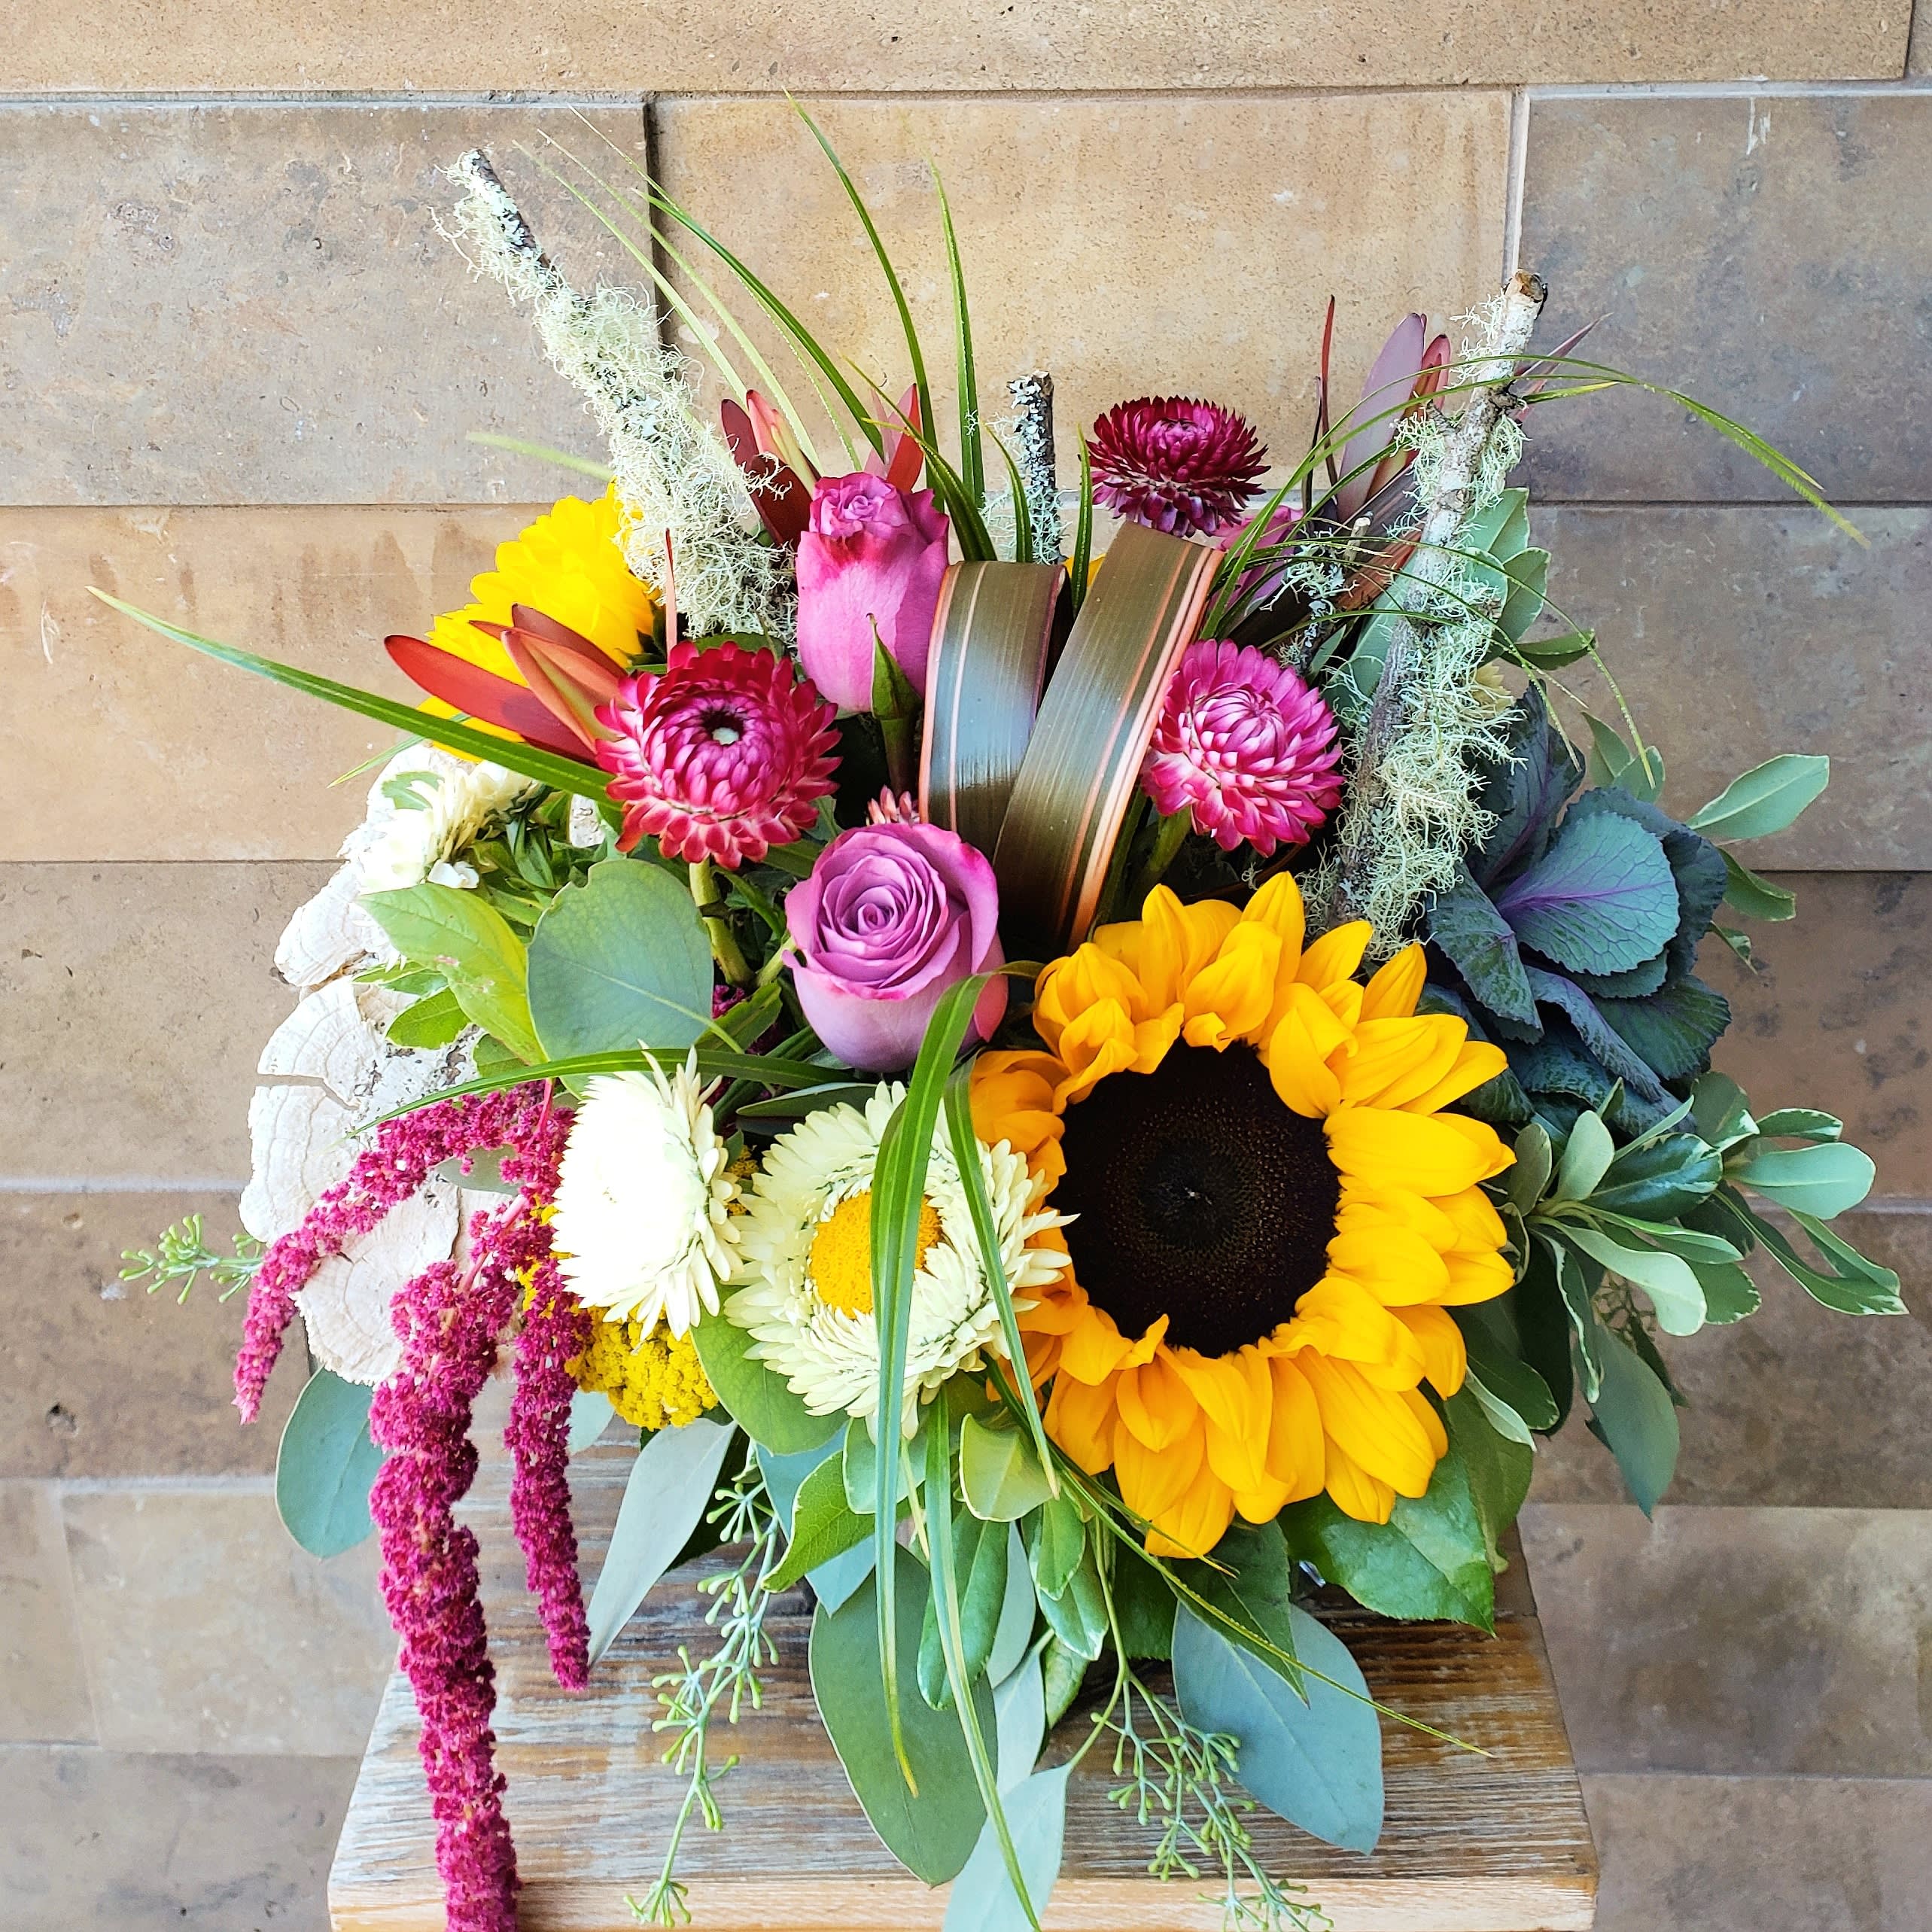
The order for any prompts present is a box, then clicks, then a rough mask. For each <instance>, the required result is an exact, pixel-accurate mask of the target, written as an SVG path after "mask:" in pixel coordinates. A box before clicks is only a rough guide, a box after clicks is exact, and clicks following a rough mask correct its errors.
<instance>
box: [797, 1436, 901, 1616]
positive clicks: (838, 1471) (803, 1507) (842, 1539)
mask: <svg viewBox="0 0 1932 1932" xmlns="http://www.w3.org/2000/svg"><path fill="white" fill-rule="evenodd" d="M900 1514H901V1515H902V1516H903V1514H904V1511H901V1512H900ZM870 1535H872V1517H871V1516H870V1515H869V1514H866V1515H863V1516H862V1515H860V1514H857V1513H856V1511H853V1508H852V1507H851V1505H850V1504H849V1503H848V1502H847V1500H846V1496H845V1480H844V1470H843V1467H842V1464H841V1458H839V1457H838V1456H836V1455H832V1456H827V1457H826V1458H825V1459H824V1460H823V1461H822V1462H820V1463H819V1465H818V1466H817V1468H815V1469H814V1470H813V1471H812V1472H811V1474H810V1475H809V1476H808V1477H806V1478H805V1480H804V1482H803V1483H801V1484H800V1485H799V1491H798V1498H797V1502H796V1508H795V1511H794V1514H793V1521H792V1526H791V1531H790V1536H791V1541H790V1543H789V1544H788V1545H787V1546H786V1550H785V1560H784V1561H783V1562H782V1563H780V1565H779V1566H778V1568H777V1573H776V1574H775V1575H774V1576H773V1578H772V1579H771V1587H772V1588H773V1589H774V1590H789V1589H790V1587H791V1586H792V1585H793V1584H795V1583H798V1582H799V1581H802V1579H803V1578H805V1577H806V1576H807V1575H809V1574H810V1573H811V1571H814V1570H815V1569H817V1568H818V1567H819V1566H820V1564H822V1563H829V1562H831V1561H832V1559H833V1558H834V1557H835V1556H842V1555H843V1554H844V1553H845V1551H847V1550H850V1549H853V1548H854V1547H856V1546H857V1545H858V1544H862V1543H863V1542H864V1541H866V1538H868V1537H869V1536H870Z"/></svg>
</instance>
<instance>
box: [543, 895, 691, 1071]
mask: <svg viewBox="0 0 1932 1932" xmlns="http://www.w3.org/2000/svg"><path fill="white" fill-rule="evenodd" d="M529 1000H530V1012H531V1019H532V1021H533V1022H534V1026H535V1029H536V1033H537V1039H538V1041H539V1042H540V1045H541V1048H542V1051H541V1052H540V1054H538V1055H537V1057H539V1058H540V1059H544V1060H567V1059H570V1058H572V1057H574V1056H577V1055H578V1054H595V1053H607V1052H613V1051H618V1050H619V1049H622V1048H626V1047H633V1046H637V1045H644V1046H650V1047H659V1048H678V1047H688V1046H691V1045H695V1043H696V1042H698V1039H701V1037H702V1036H704V1034H705V1033H707V1032H708V1031H709V1030H710V1018H711V949H710V943H709V942H708V941H707V939H706V938H705V935H704V923H703V921H702V920H701V919H700V918H699V917H698V908H697V907H696V906H695V905H694V904H693V903H692V898H691V895H690V893H689V892H688V891H686V890H684V889H683V887H681V886H680V884H679V883H678V881H677V880H676V879H675V878H673V877H672V876H671V874H670V873H668V872H665V870H663V869H662V868H661V867H659V866H653V865H649V864H646V863H642V862H640V861H639V860H634V859H607V860H604V861H603V862H602V863H601V864H598V865H596V866H592V868H591V869H590V872H589V875H588V877H587V878H586V879H585V881H584V882H583V884H582V885H581V886H577V887H569V888H567V889H566V890H564V892H562V893H561V894H559V895H558V897H557V899H556V900H555V903H554V904H553V905H552V906H551V908H550V909H549V911H547V912H546V913H545V914H544V915H543V917H542V919H541V920H540V921H539V922H538V923H537V931H536V933H535V936H534V937H533V938H532V939H531V942H530V956H529Z"/></svg>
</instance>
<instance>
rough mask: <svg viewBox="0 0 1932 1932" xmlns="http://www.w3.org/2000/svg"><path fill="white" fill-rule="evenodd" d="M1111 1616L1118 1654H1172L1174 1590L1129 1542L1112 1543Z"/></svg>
mask: <svg viewBox="0 0 1932 1932" xmlns="http://www.w3.org/2000/svg"><path fill="white" fill-rule="evenodd" d="M1113 1563H1114V1573H1113V1577H1112V1588H1113V1596H1114V1618H1115V1622H1116V1623H1118V1626H1119V1627H1120V1642H1121V1654H1122V1655H1123V1656H1124V1657H1154V1658H1159V1659H1162V1660H1164V1659H1167V1658H1169V1657H1172V1656H1173V1654H1174V1600H1175V1599H1174V1592H1173V1587H1172V1586H1171V1585H1170V1584H1169V1583H1168V1581H1167V1578H1165V1577H1164V1576H1163V1575H1161V1572H1160V1571H1158V1570H1157V1569H1156V1568H1155V1567H1154V1565H1152V1563H1150V1562H1148V1560H1147V1559H1146V1557H1144V1556H1142V1555H1141V1554H1140V1553H1139V1551H1138V1550H1136V1549H1134V1548H1133V1547H1132V1545H1130V1544H1126V1543H1116V1544H1115V1545H1114V1546H1113Z"/></svg>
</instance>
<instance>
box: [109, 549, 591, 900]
mask: <svg viewBox="0 0 1932 1932" xmlns="http://www.w3.org/2000/svg"><path fill="white" fill-rule="evenodd" d="M90 595H93V596H94V597H97V598H99V599H100V601H102V603H103V604H106V605H108V607H110V608H111V609H112V610H118V611H119V612H120V613H121V614H122V616H125V617H132V619H134V620H135V622H136V623H138V624H145V625H147V626H148V629H150V630H151V631H159V632H160V634H161V635H162V636H163V637H171V638H172V639H173V640H174V641H175V643H178V644H185V645H187V647H188V648H189V649H190V650H196V651H199V652H200V653H202V655H203V656H205V657H211V658H214V659H218V661H219V662H221V663H223V664H232V665H236V666H238V667H239V668H240V669H242V670H243V671H254V673H255V674H257V676H258V677H266V678H268V679H270V680H272V681H273V682H274V683H277V684H283V685H286V686H288V689H290V690H291V691H300V692H302V693H303V695H305V696H306V697H310V698H323V699H324V700H326V701H327V702H328V703H330V704H335V705H339V707H341V708H342V710H345V711H354V712H356V713H358V714H359V715H360V716H361V717H365V718H373V719H374V720H376V723H378V724H379V725H387V726H389V727H390V728H391V729H392V730H394V731H399V732H406V733H407V735H409V738H411V739H412V741H414V740H417V739H422V738H427V740H428V741H429V742H430V743H431V744H440V745H442V746H443V747H446V749H447V750H451V751H460V752H461V753H464V755H465V756H468V757H470V758H481V759H488V760H489V761H491V762H493V763H494V764H497V765H502V766H503V767H504V769H505V770H506V771H520V772H521V773H522V774H523V775H524V777H526V778H535V779H537V780H540V782H541V783H544V784H546V785H548V786H550V787H551V788H552V790H556V791H559V792H570V793H575V794H576V795H577V796H578V797H580V798H586V799H596V800H597V801H598V802H599V803H600V804H601V803H603V802H604V801H605V800H606V799H607V797H608V796H609V793H608V790H607V786H608V783H609V781H608V780H607V778H606V777H605V776H604V773H603V772H602V771H601V770H599V769H598V767H597V766H595V765H583V764H580V763H579V762H577V759H574V758H561V757H559V756H558V755H557V753H555V752H553V751H541V750H538V749H537V747H536V746H535V745H534V744H525V743H523V741H522V740H521V739H520V738H499V737H498V736H497V735H495V734H494V732H483V731H479V730H478V729H476V726H473V725H470V724H464V723H461V722H460V721H459V720H456V719H454V718H439V717H432V716H431V713H428V712H427V711H419V710H417V709H416V708H415V706H414V705H412V704H401V703H399V702H398V701H397V700H396V699H395V698H379V697H378V696H377V695H376V693H375V692H373V691H359V690H357V689H356V688H355V686H354V685H351V684H338V683H336V681H335V680H334V679H333V678H330V677H318V676H316V674H315V673H314V672H313V671H298V670H297V668H295V667H294V665H287V664H277V663H276V662H275V660H274V659H272V658H265V657H257V656H255V654H254V652H252V651H244V650H236V648H235V647H234V646H233V644H218V643H214V641H213V640H211V639H210V638H207V637H196V635H195V634H194V633H193V631H184V630H182V629H181V628H180V627H179V626H178V625H174V624H170V623H169V622H167V621H166V619H164V618H160V617H157V616H154V615H153V614H152V613H151V612H148V611H146V610H141V609H139V608H138V607H136V606H135V605H134V604H123V602H122V601H120V598H117V597H110V596H109V595H108V594H107V592H105V591H104V590H95V589H93V587H92V586H90ZM452 890H455V888H454V887H452Z"/></svg>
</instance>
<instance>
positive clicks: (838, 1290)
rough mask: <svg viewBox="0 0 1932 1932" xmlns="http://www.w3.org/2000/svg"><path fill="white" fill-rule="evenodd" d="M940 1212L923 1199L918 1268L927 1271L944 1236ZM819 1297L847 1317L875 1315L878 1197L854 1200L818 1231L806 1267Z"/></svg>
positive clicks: (866, 1194)
mask: <svg viewBox="0 0 1932 1932" xmlns="http://www.w3.org/2000/svg"><path fill="white" fill-rule="evenodd" d="M941 1233H942V1229H941V1228H940V1225H939V1209H937V1208H936V1207H935V1206H933V1203H931V1202H930V1201H929V1200H926V1199H924V1198H923V1197H921V1199H920V1203H919V1240H918V1245H917V1249H916V1250H915V1252H914V1255H913V1262H912V1264H913V1266H914V1267H915V1268H918V1267H924V1266H925V1265H926V1250H927V1249H929V1248H930V1247H931V1246H932V1245H933V1243H934V1242H935V1241H936V1240H939V1236H940V1234H941ZM806 1265H807V1267H808V1270H809V1271H810V1273H811V1282H812V1289H813V1292H814V1293H815V1294H816V1295H817V1297H818V1298H819V1299H820V1301H822V1302H823V1303H824V1304H825V1305H826V1307H828V1308H835V1309H837V1310H838V1311H839V1313H841V1314H843V1315H869V1314H870V1313H872V1189H871V1188H866V1191H865V1192H864V1193H863V1194H848V1195H847V1197H846V1198H845V1199H844V1200H842V1201H841V1202H840V1203H838V1206H836V1207H835V1208H834V1209H832V1212H831V1213H830V1214H829V1215H826V1218H825V1219H824V1220H823V1221H822V1222H820V1223H819V1225H818V1232H817V1234H814V1236H813V1237H812V1243H811V1258H810V1259H809V1260H808V1262H807V1264H806Z"/></svg>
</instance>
